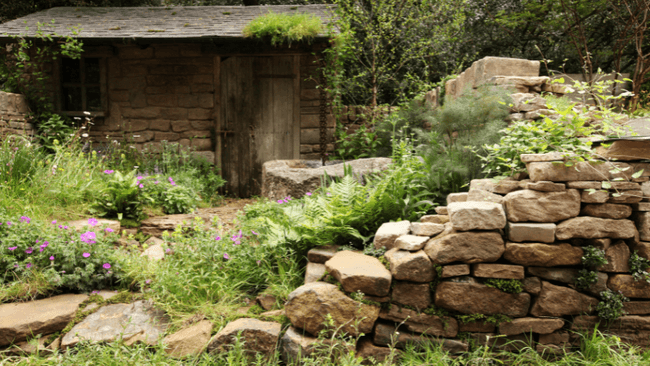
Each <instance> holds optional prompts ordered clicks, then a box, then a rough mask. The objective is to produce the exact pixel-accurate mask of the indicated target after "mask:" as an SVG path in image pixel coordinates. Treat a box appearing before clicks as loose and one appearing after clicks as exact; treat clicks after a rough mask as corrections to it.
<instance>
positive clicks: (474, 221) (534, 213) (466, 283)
mask: <svg viewBox="0 0 650 366" xmlns="http://www.w3.org/2000/svg"><path fill="white" fill-rule="evenodd" d="M522 160H523V161H525V162H527V164H528V169H529V173H530V179H526V180H502V181H495V180H491V179H481V180H473V181H472V182H471V186H470V191H469V193H456V194H451V195H449V197H448V205H447V206H446V207H438V208H437V209H436V211H437V213H438V214H436V215H427V216H423V217H422V218H421V219H420V221H419V222H409V221H401V222H390V223H385V224H383V225H382V226H381V227H380V228H379V230H378V231H377V233H376V235H375V239H374V246H375V248H376V249H385V250H387V251H386V252H385V254H384V255H383V256H382V257H380V258H379V259H376V258H374V257H371V256H367V255H364V254H361V253H359V252H354V251H347V250H344V251H338V250H337V248H336V247H334V246H332V247H324V248H317V249H313V250H312V251H310V253H309V254H308V259H309V264H308V266H307V273H306V275H305V285H304V286H302V287H300V288H299V289H297V290H296V291H294V292H293V293H292V294H291V295H290V296H289V299H288V302H287V304H286V308H285V310H286V314H287V316H288V317H289V319H290V320H291V322H292V325H293V327H294V330H293V331H294V332H295V333H297V334H305V335H306V336H309V335H312V336H316V335H318V332H319V331H321V330H322V329H323V328H322V323H323V321H322V320H324V314H325V313H330V314H333V318H334V320H335V323H336V325H337V326H339V325H343V324H346V327H347V328H345V329H346V330H347V331H350V332H352V333H354V332H363V333H365V334H366V335H367V336H366V338H364V339H363V340H362V342H359V344H358V348H359V349H358V351H359V353H360V354H364V355H368V354H370V355H374V356H377V357H379V358H381V357H385V355H386V354H387V353H388V351H387V348H386V347H388V346H389V345H391V344H393V342H396V343H395V344H396V347H397V348H403V347H404V346H405V345H406V344H407V343H408V342H420V341H422V340H423V339H424V338H426V337H429V338H433V339H434V340H435V341H436V342H439V343H441V344H442V346H443V348H444V349H446V350H448V351H450V352H452V353H458V352H465V351H467V350H468V349H469V348H470V347H471V344H480V345H492V346H496V347H501V348H505V349H508V350H513V349H517V348H521V347H524V346H532V347H533V348H535V349H537V350H538V351H539V352H545V353H549V352H550V353H554V352H562V350H563V349H564V348H566V347H571V346H575V345H577V342H578V337H577V336H576V335H575V333H574V332H573V331H577V330H589V329H593V328H594V326H595V325H596V323H598V322H600V321H601V320H602V319H600V318H598V316H597V307H598V304H599V303H600V302H601V301H603V292H604V291H607V290H611V291H613V292H615V293H621V294H623V295H624V296H626V297H628V298H629V299H630V301H629V302H625V303H624V309H623V310H624V311H626V312H627V315H624V316H622V317H620V318H618V319H617V320H616V321H614V322H610V323H608V324H607V325H606V326H605V325H602V324H601V327H600V328H601V330H604V331H606V332H610V333H613V334H616V335H618V336H620V337H621V338H622V339H623V341H625V342H628V343H630V344H634V345H638V346H643V347H650V284H649V283H647V282H645V281H643V280H639V281H637V280H635V279H634V277H633V276H632V274H631V273H630V266H629V259H630V256H631V254H632V253H634V252H635V251H636V252H637V253H638V254H639V255H640V256H642V257H644V258H647V259H650V182H648V177H647V176H641V177H638V178H632V173H633V172H634V171H635V169H637V168H638V166H631V165H628V164H626V163H617V166H618V167H619V168H622V169H625V168H628V167H629V169H627V170H624V171H622V172H621V171H618V172H614V173H611V172H610V169H611V168H612V164H611V163H602V164H592V165H585V166H583V167H581V168H580V169H579V170H577V169H575V168H567V167H565V166H564V164H563V163H564V162H563V161H562V160H561V156H559V155H556V154H535V155H522ZM608 164H609V165H608ZM617 175H618V176H620V175H622V177H623V178H624V180H623V181H611V179H612V178H614V177H616V176H617ZM610 186H611V187H610ZM592 189H593V190H595V193H591V192H594V191H592ZM646 201H648V202H646ZM587 246H593V247H595V248H597V249H600V250H602V251H604V255H605V258H606V259H607V264H605V265H602V266H600V267H598V268H586V267H585V266H584V265H583V260H582V257H583V255H584V254H585V248H586V247H587ZM582 269H589V270H593V271H594V272H595V274H596V279H597V281H595V282H593V283H591V284H589V285H587V287H586V288H585V287H584V286H583V287H580V286H578V285H577V283H576V279H577V278H578V277H579V276H580V270H582ZM494 280H500V281H503V280H508V281H510V280H516V281H519V283H520V284H521V288H522V289H523V291H521V292H517V291H514V293H510V292H505V291H503V290H501V289H499V288H496V287H494V285H493V283H494V282H493V281H494ZM327 282H330V283H327ZM497 287H498V286H497ZM345 294H347V295H348V296H347V297H345ZM350 297H352V299H356V300H355V301H353V300H352V299H350ZM342 299H345V301H343V300H342ZM326 304H327V305H326ZM334 304H336V305H334ZM325 307H327V308H325ZM330 307H331V308H330ZM316 309H317V310H316ZM316 313H318V314H320V315H318V319H316V318H317V317H316V315H315V314H316ZM479 314H480V315H479ZM321 318H323V319H321ZM488 320H489V321H488ZM355 321H356V322H357V323H358V324H359V327H360V328H358V329H356V330H355V329H351V328H350V327H349V324H351V323H354V322H355ZM303 330H304V331H303ZM469 340H473V342H470V341H469ZM509 341H514V343H508V342H509ZM382 355H384V356H382Z"/></svg>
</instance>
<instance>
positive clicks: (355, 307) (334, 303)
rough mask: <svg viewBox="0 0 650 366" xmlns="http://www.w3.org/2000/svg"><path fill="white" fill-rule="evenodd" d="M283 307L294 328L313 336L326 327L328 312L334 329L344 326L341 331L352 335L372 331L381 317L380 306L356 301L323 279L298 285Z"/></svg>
mask: <svg viewBox="0 0 650 366" xmlns="http://www.w3.org/2000/svg"><path fill="white" fill-rule="evenodd" d="M284 308H285V311H286V314H287V317H288V318H289V320H290V321H291V324H293V326H294V327H296V328H300V329H304V330H306V331H307V332H309V333H310V334H311V335H313V336H318V334H319V332H320V331H321V330H323V329H325V327H326V325H325V322H326V320H327V318H326V315H327V314H329V315H330V316H331V317H332V320H333V321H334V329H333V330H336V329H338V327H341V329H340V331H341V332H345V333H347V334H350V335H352V336H356V335H358V334H359V333H366V334H368V333H369V332H371V331H372V327H373V324H374V323H375V320H377V317H378V316H379V308H378V307H376V306H371V305H366V304H362V303H360V302H357V301H354V300H352V299H351V298H349V297H348V296H346V295H345V294H344V293H343V292H341V291H340V290H339V289H338V287H336V286H335V285H332V284H329V283H324V282H312V283H308V284H306V285H303V286H300V287H298V288H297V289H295V290H294V291H293V292H292V293H290V294H289V297H288V299H287V302H286V304H285V307H284ZM357 323H358V324H357ZM330 331H331V330H330Z"/></svg>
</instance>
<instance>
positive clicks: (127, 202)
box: [93, 170, 145, 220]
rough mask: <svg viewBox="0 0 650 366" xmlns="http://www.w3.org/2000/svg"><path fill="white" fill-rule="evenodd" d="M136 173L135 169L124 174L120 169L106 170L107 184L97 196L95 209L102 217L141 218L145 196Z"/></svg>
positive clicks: (119, 218)
mask: <svg viewBox="0 0 650 366" xmlns="http://www.w3.org/2000/svg"><path fill="white" fill-rule="evenodd" d="M135 173H136V171H135V170H133V171H131V172H130V173H128V174H126V175H123V174H122V173H120V172H119V171H113V170H105V171H104V174H106V176H107V185H106V188H104V189H103V190H102V191H101V192H100V194H99V197H97V200H96V202H95V205H94V207H93V211H94V212H95V213H97V215H99V216H102V217H111V218H117V219H118V220H122V219H129V220H140V219H141V218H142V215H143V214H142V206H143V201H144V200H145V197H144V196H143V195H142V194H141V192H140V187H139V186H140V185H141V183H140V181H139V179H137V178H136V176H135Z"/></svg>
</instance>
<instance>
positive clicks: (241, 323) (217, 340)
mask: <svg viewBox="0 0 650 366" xmlns="http://www.w3.org/2000/svg"><path fill="white" fill-rule="evenodd" d="M281 331H282V325H281V324H280V323H275V322H265V321H262V320H257V319H250V318H240V319H237V320H235V321H232V322H230V323H228V324H227V325H226V326H225V327H224V328H223V329H221V330H220V331H219V333H217V334H216V335H215V336H214V337H212V340H211V341H210V343H209V344H208V352H210V353H215V352H226V351H227V350H228V348H229V346H231V345H232V344H233V343H235V341H236V339H237V337H238V336H239V337H240V340H241V341H243V343H244V345H243V347H244V351H245V352H246V354H248V355H249V356H251V357H255V355H257V354H261V355H263V356H264V357H271V356H272V355H273V352H275V346H276V345H277V344H278V339H279V338H280V332H281Z"/></svg>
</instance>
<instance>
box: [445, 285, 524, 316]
mask: <svg viewBox="0 0 650 366" xmlns="http://www.w3.org/2000/svg"><path fill="white" fill-rule="evenodd" d="M434 302H435V304H436V306H439V307H442V308H445V309H448V310H453V311H457V312H460V313H462V314H485V315H493V314H504V315H506V316H509V317H523V316H526V314H527V313H528V308H529V306H530V295H529V294H527V293H523V292H522V293H519V294H509V293H505V292H503V291H501V290H498V289H496V288H492V287H488V286H485V285H481V284H478V283H455V282H442V283H440V284H439V285H438V287H437V288H436V291H435V301H434Z"/></svg>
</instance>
